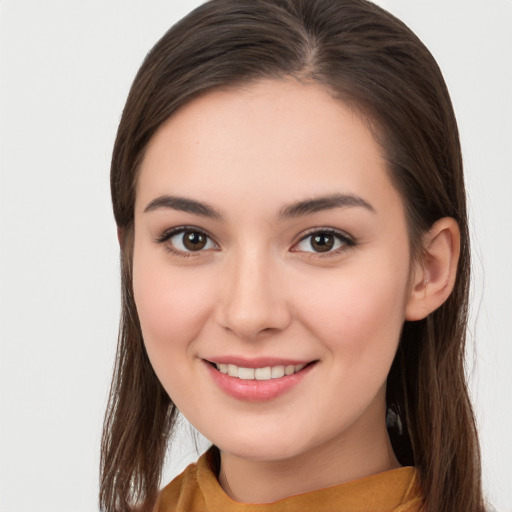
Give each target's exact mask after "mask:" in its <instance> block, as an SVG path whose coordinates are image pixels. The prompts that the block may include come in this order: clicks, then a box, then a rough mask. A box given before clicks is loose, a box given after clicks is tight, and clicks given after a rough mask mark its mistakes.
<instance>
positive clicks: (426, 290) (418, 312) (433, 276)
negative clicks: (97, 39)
mask: <svg viewBox="0 0 512 512" xmlns="http://www.w3.org/2000/svg"><path fill="white" fill-rule="evenodd" d="M459 253H460V231H459V226H458V224H457V221H456V220H455V219H452V218H451V217H444V218H442V219H440V220H438V221H437V222H436V223H434V224H433V225H432V227H431V228H430V230H429V231H427V233H425V235H424V236H423V255H422V257H420V258H419V259H418V261H417V262H416V263H415V266H414V269H413V274H412V283H411V290H410V293H409V298H408V301H407V306H406V310H405V319H406V320H410V321H414V320H421V319H423V318H425V317H427V316H428V315H429V314H430V313H432V312H433V311H435V310H436V309H437V308H438V307H439V306H441V304H443V302H444V301H445V300H446V299H447V298H448V297H449V296H450V293H452V290H453V286H454V284H455V278H456V277H457V264H458V261H459Z"/></svg>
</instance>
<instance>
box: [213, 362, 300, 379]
mask: <svg viewBox="0 0 512 512" xmlns="http://www.w3.org/2000/svg"><path fill="white" fill-rule="evenodd" d="M215 366H216V368H217V370H219V372H221V373H223V374H224V375H229V376H230V377H238V378H239V379H242V380H270V379H280V378H281V377H284V376H285V375H293V374H294V373H297V372H300V371H301V370H302V368H304V367H305V366H306V365H305V364H296V365H293V364H290V365H288V366H265V367H264V368H243V367H241V366H236V365H234V364H223V363H219V364H217V363H216V364H215Z"/></svg>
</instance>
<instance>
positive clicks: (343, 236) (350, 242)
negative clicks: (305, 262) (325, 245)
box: [290, 227, 357, 258]
mask: <svg viewBox="0 0 512 512" xmlns="http://www.w3.org/2000/svg"><path fill="white" fill-rule="evenodd" d="M317 234H329V235H333V236H335V237H336V238H337V239H338V240H339V241H340V242H341V244H342V245H341V247H339V248H337V249H334V250H330V251H326V252H323V253H322V252H315V251H301V250H299V249H296V247H297V246H298V245H299V244H300V243H301V242H303V241H304V240H306V239H307V238H309V237H311V236H313V235H317ZM356 245H357V244H356V241H355V239H354V238H353V237H352V236H350V235H349V234H348V233H346V232H345V231H342V230H340V229H336V228H330V227H316V228H311V229H308V230H307V231H306V232H305V233H301V235H300V237H299V239H298V240H297V241H296V242H295V243H294V244H293V246H292V248H291V249H290V250H291V252H302V253H306V254H307V255H308V257H316V258H318V257H320V258H327V257H329V256H335V255H337V254H340V253H342V252H344V251H346V250H347V249H350V248H352V247H355V246H356Z"/></svg>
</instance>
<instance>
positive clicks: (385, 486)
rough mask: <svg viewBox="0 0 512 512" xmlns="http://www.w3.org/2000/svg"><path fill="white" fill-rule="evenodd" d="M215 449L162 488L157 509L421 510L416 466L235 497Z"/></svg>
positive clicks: (202, 511)
mask: <svg viewBox="0 0 512 512" xmlns="http://www.w3.org/2000/svg"><path fill="white" fill-rule="evenodd" d="M213 457H214V455H213V452H212V449H210V450H209V451H208V452H206V453H205V454H204V455H202V456H201V457H200V459H199V460H198V462H197V463H196V464H191V465H190V466H188V467H187V468H186V469H185V471H184V472H183V473H182V474H181V475H179V476H177V477H176V478H175V479H174V480H173V481H172V482H171V483H170V484H169V485H167V486H166V487H165V488H164V489H163V490H162V491H161V493H160V496H159V500H158V504H157V507H156V512H292V511H293V512H295V511H299V512H314V511H318V512H320V511H321V512H419V510H420V506H421V493H420V489H419V485H418V477H417V474H416V470H415V469H414V468H413V467H403V468H398V469H393V470H391V471H386V472H384V473H379V474H377V475H372V476H369V477H366V478H361V479H359V480H354V481H352V482H347V483H344V484H340V485H335V486H334V487H328V488H326V489H320V490H318V491H312V492H306V493H304V494H297V495H295V496H290V497H288V498H284V499H282V500H279V501H275V502H273V503H265V504H253V503H238V502H236V501H233V500H232V499H231V498H230V497H229V496H228V495H227V494H226V493H225V492H224V491H223V489H222V488H221V486H220V485H219V482H218V481H217V477H216V475H215V472H214V469H213V468H214V462H213Z"/></svg>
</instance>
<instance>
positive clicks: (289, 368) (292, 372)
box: [284, 364, 295, 375]
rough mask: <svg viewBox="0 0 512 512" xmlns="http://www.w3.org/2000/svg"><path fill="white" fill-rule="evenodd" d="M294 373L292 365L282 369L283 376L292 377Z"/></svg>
mask: <svg viewBox="0 0 512 512" xmlns="http://www.w3.org/2000/svg"><path fill="white" fill-rule="evenodd" d="M294 373H295V366H293V364H289V365H288V366H287V367H286V368H285V369H284V374H285V375H292V374H294Z"/></svg>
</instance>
